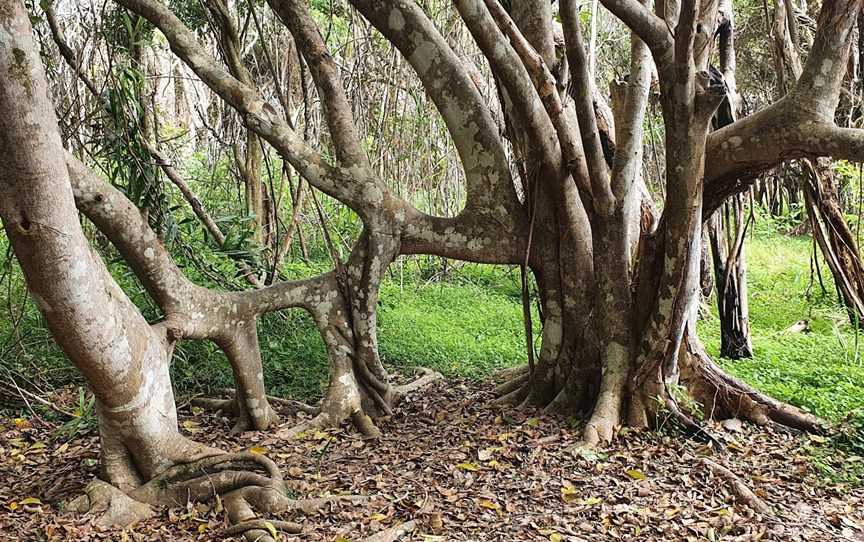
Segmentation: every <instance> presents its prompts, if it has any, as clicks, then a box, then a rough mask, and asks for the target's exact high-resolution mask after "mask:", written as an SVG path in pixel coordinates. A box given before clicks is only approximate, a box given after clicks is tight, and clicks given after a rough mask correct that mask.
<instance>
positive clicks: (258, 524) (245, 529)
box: [222, 519, 303, 538]
mask: <svg viewBox="0 0 864 542" xmlns="http://www.w3.org/2000/svg"><path fill="white" fill-rule="evenodd" d="M271 528H272V529H274V530H276V531H282V532H286V533H291V534H300V533H302V532H303V525H301V524H299V523H295V522H293V521H277V520H270V521H268V520H263V519H253V520H250V521H244V522H243V523H238V524H237V525H232V526H231V527H229V528H227V529H225V530H224V531H223V532H222V537H224V538H227V537H229V536H236V535H238V534H246V533H249V532H252V531H258V532H262V533H269V531H270V529H271Z"/></svg>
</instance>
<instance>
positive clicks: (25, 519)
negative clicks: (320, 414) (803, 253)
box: [0, 379, 864, 542]
mask: <svg viewBox="0 0 864 542" xmlns="http://www.w3.org/2000/svg"><path fill="white" fill-rule="evenodd" d="M493 388H494V385H493V384H485V383H484V384H479V383H477V382H475V381H470V380H449V379H448V380H447V381H439V382H436V383H435V384H433V385H432V387H431V388H429V389H428V391H424V392H423V393H415V394H412V395H410V396H408V397H406V398H405V399H404V400H403V401H401V402H400V403H399V404H398V405H397V406H396V407H395V408H394V415H393V416H392V417H390V418H387V419H382V420H380V421H379V424H380V427H381V429H382V431H383V432H384V436H383V437H382V438H381V439H380V440H379V441H378V442H375V443H374V444H373V443H368V442H364V441H363V440H362V439H360V438H358V436H357V435H355V434H351V433H352V431H351V430H349V429H348V428H347V427H345V426H343V428H342V430H341V431H338V432H334V433H332V434H330V436H333V437H335V439H331V438H327V439H324V438H321V439H316V438H309V439H302V440H300V439H297V440H294V441H286V440H280V439H276V438H273V437H272V435H262V434H257V433H256V434H253V433H246V434H241V435H234V436H229V435H228V434H227V429H226V427H225V424H224V420H223V419H222V418H221V417H220V416H216V415H212V414H209V413H201V412H197V413H192V412H191V411H190V410H189V409H188V408H186V409H184V408H181V409H180V412H179V416H180V423H181V426H182V425H183V422H185V421H187V420H192V421H195V422H196V424H199V427H200V432H199V433H197V435H198V437H199V439H200V440H202V441H205V440H206V442H207V444H208V445H210V446H214V447H219V448H221V449H223V450H225V449H232V450H234V449H240V448H245V447H254V446H266V447H267V448H268V454H269V455H268V457H270V458H272V459H273V460H275V461H276V462H277V463H278V465H279V467H280V469H281V472H282V473H283V475H284V477H285V484H286V488H288V490H289V491H290V493H289V496H293V497H295V498H296V499H298V501H290V500H289V505H290V507H289V508H288V509H287V510H286V511H285V512H282V513H280V514H278V515H273V516H269V515H265V514H263V513H261V514H260V515H259V519H262V520H268V519H276V520H286V521H292V522H297V523H300V524H301V525H303V527H304V532H303V533H301V534H299V535H298V534H288V533H286V532H280V533H279V535H280V536H281V538H282V540H283V541H284V540H292V539H297V540H298V541H300V540H302V541H304V542H305V541H309V542H312V541H319V542H325V541H326V542H332V541H334V540H338V539H339V538H340V536H341V537H344V538H345V539H348V540H354V541H361V540H364V539H365V538H368V537H369V536H373V535H375V534H376V533H380V532H382V531H385V530H387V529H389V528H391V527H393V526H396V525H399V524H402V523H406V522H409V521H412V520H413V521H416V522H417V524H418V527H417V530H415V531H414V533H413V535H403V536H402V538H401V539H400V542H407V541H408V540H410V539H411V537H412V536H413V538H415V539H418V540H419V539H420V538H421V537H420V536H419V533H421V532H422V533H424V534H434V535H438V536H440V537H441V538H442V539H444V540H454V541H463V540H464V541H467V540H470V541H475V542H501V541H511V540H514V541H515V540H520V541H521V540H541V539H542V540H547V541H548V540H550V539H551V538H557V537H552V533H555V532H557V533H558V534H560V535H561V536H562V537H563V538H564V539H567V538H573V539H574V540H578V539H582V540H590V541H591V542H595V541H596V542H620V541H621V540H666V541H670V542H673V541H674V542H678V541H682V542H683V541H686V540H691V539H693V538H699V539H701V540H707V538H706V535H705V533H706V531H707V530H708V529H709V528H713V529H714V531H715V534H716V535H717V536H716V538H717V539H718V540H720V539H723V540H733V539H738V540H757V539H758V540H772V541H783V542H812V541H820V542H822V541H826V542H827V541H835V540H849V539H850V538H851V539H855V537H856V536H858V535H859V534H860V533H861V532H864V531H860V530H857V529H856V528H855V527H852V526H851V524H853V523H854V524H855V525H859V526H864V492H862V490H861V489H854V488H851V487H849V486H848V485H845V486H843V485H838V484H836V483H834V482H831V481H829V480H827V479H826V477H825V475H824V473H823V471H822V470H821V467H819V466H817V465H816V464H815V463H814V462H812V461H811V460H810V455H811V454H812V453H813V452H812V451H810V450H812V449H813V448H814V446H818V447H819V449H820V450H829V448H827V444H825V445H822V444H817V443H816V442H815V441H813V440H811V439H809V438H806V437H801V436H795V435H790V434H788V433H781V432H779V431H778V430H777V426H776V425H774V424H771V425H769V426H767V427H764V428H761V427H757V426H755V425H753V424H749V423H744V424H743V425H742V426H741V427H740V430H738V431H736V432H735V433H734V435H733V437H734V440H735V443H736V447H735V448H733V449H731V450H730V451H729V452H727V453H723V454H722V455H714V456H711V457H709V459H710V460H712V461H714V462H715V463H717V464H719V465H722V466H724V467H725V468H727V469H729V470H730V471H732V472H733V473H735V474H736V475H738V477H739V478H740V479H741V481H742V482H743V483H744V484H746V485H747V486H748V487H749V488H750V489H751V490H752V491H753V493H755V494H756V495H757V496H759V498H760V499H762V500H763V501H764V502H765V503H766V504H768V505H769V506H770V507H771V508H772V509H773V510H774V513H775V515H776V516H775V517H773V518H772V517H768V516H765V515H762V514H759V513H757V512H755V511H754V510H753V509H752V508H751V507H750V506H748V505H744V504H741V501H738V500H735V499H734V495H733V493H732V491H731V490H730V489H729V487H728V486H727V485H726V484H725V482H724V481H722V479H721V478H720V476H718V475H715V474H714V473H713V472H711V471H710V470H709V469H708V468H707V467H705V466H704V465H702V464H701V458H702V457H704V454H705V453H708V452H707V450H706V449H705V447H704V446H701V445H699V444H698V443H696V442H694V441H692V440H689V439H684V438H675V437H674V436H672V437H669V436H667V435H664V434H660V433H656V432H647V431H646V432H637V431H626V432H624V431H622V432H621V433H619V435H618V436H617V437H616V439H615V443H614V445H613V447H603V448H602V449H601V450H599V451H598V455H600V454H602V457H600V458H599V459H597V458H594V456H592V455H591V454H585V455H584V456H576V457H574V456H573V455H571V454H568V453H566V450H567V449H568V447H570V446H572V445H574V444H576V443H577V442H578V441H579V440H580V439H581V438H582V435H581V428H579V427H574V426H573V424H572V423H571V421H570V420H569V419H568V418H565V417H558V416H543V415H538V412H537V411H530V410H524V411H521V410H520V411H511V412H509V413H508V415H507V416H501V413H502V411H501V408H500V407H498V406H496V405H494V404H492V403H493V399H494V394H493ZM52 400H53V399H52ZM75 401H77V394H76V393H69V402H68V403H67V404H64V405H63V406H64V407H65V406H67V405H68V406H69V408H74V404H75V403H74V402H75ZM57 404H62V403H61V402H59V401H57ZM682 408H683V407H682ZM285 417H286V419H291V420H292V421H298V420H297V418H295V417H289V416H287V415H286V416H285ZM33 423H34V426H35V427H33V428H30V429H27V428H20V427H18V426H16V425H15V424H14V423H13V420H12V419H6V420H2V421H0V440H2V441H3V442H4V445H3V446H4V447H5V448H6V449H7V450H11V451H12V452H13V453H8V454H5V455H3V454H0V471H2V472H4V473H8V475H6V476H2V477H0V506H2V507H3V513H0V533H2V534H0V539H3V540H6V539H8V540H22V541H24V540H26V541H30V540H35V539H37V538H39V537H40V536H42V537H44V538H45V539H46V540H52V539H55V540H56V539H57V535H58V533H59V536H60V538H61V539H63V540H66V539H69V540H73V539H74V540H84V539H85V538H86V537H87V534H86V533H93V531H94V529H93V526H92V525H91V522H92V520H93V518H92V517H76V516H75V515H62V514H61V509H60V506H59V503H60V502H62V501H67V500H69V499H71V498H72V497H74V496H77V495H79V494H81V493H82V490H83V488H84V487H85V486H86V485H87V484H88V483H89V482H90V481H91V480H92V477H93V476H94V475H95V474H96V470H97V469H96V467H95V466H89V467H88V466H86V465H87V464H89V462H86V463H85V459H87V458H93V457H95V454H96V452H97V450H98V448H99V438H98V436H97V435H95V434H92V433H91V434H86V435H81V434H78V435H76V436H75V437H74V438H72V439H70V438H69V437H66V436H61V435H59V434H57V433H55V432H54V431H52V427H50V426H43V425H37V422H36V421H34V422H33ZM328 433H329V432H328ZM552 437H555V438H556V439H557V440H555V441H551V440H550V439H551V438H552ZM19 440H20V441H21V442H19ZM37 440H38V441H40V442H41V443H43V444H44V445H45V447H44V448H41V447H34V448H33V449H32V450H30V449H29V448H28V446H29V445H30V444H32V442H34V441H37ZM16 443H18V444H16ZM19 446H20V448H19ZM61 446H62V449H61ZM17 451H20V452H21V453H24V454H25V456H26V459H27V460H26V461H20V460H19V459H17V457H18V453H16V452H17ZM480 452H482V453H483V454H484V455H483V457H484V459H485V458H486V454H488V455H490V456H491V457H489V458H488V459H489V461H486V460H483V459H479V457H478V453H480ZM824 459H825V461H828V462H829V463H828V464H829V466H830V467H831V468H832V469H835V470H836V472H838V473H839V472H843V469H844V468H845V467H849V466H851V465H852V462H851V460H850V458H849V454H847V453H846V452H843V451H837V452H834V451H833V450H832V451H831V455H830V456H829V457H826V458H824ZM463 461H465V462H470V463H473V464H474V465H476V466H477V468H478V470H477V471H467V470H464V469H463V468H461V467H460V466H459V463H461V462H463ZM492 461H494V463H493V462H492ZM632 470H636V471H639V472H641V473H642V474H644V475H645V477H646V479H645V480H636V479H634V478H633V477H632V476H631V475H630V473H628V471H632ZM255 471H256V473H258V472H259V469H258V468H257V467H256V470H255ZM260 472H262V473H263V471H260ZM514 474H515V475H514ZM265 476H266V473H265ZM562 487H567V488H571V487H572V488H573V489H575V490H576V492H575V494H574V495H573V496H572V497H573V498H572V499H569V502H568V500H565V499H564V498H562V495H566V496H567V497H570V494H569V493H566V494H562ZM567 491H571V490H570V489H568V490H567ZM258 492H260V491H258ZM294 492H296V495H292V494H293V493H294ZM349 494H354V495H367V496H368V497H369V501H368V502H367V503H366V504H362V503H357V504H356V505H355V504H354V503H353V501H351V504H349V503H348V502H345V501H341V502H337V503H333V504H331V505H328V506H325V507H324V508H322V509H319V510H318V511H317V512H315V513H314V514H313V515H310V516H308V517H306V516H304V515H303V513H302V510H300V509H296V510H295V509H294V507H296V506H297V505H298V504H299V503H301V502H302V501H301V500H299V499H304V498H306V497H323V496H329V495H349ZM23 496H32V497H35V498H38V499H40V500H41V501H42V502H43V503H45V504H43V505H22V506H19V507H18V508H17V509H16V510H11V509H10V508H8V507H7V505H8V504H9V503H10V502H11V501H13V500H18V501H19V504H20V500H21V498H22V497H23ZM222 496H223V497H224V494H223V495H222ZM587 499H593V500H596V499H602V502H601V503H598V504H593V505H591V504H588V503H586V501H587ZM223 501H224V499H223ZM591 502H593V501H591ZM480 503H483V504H480ZM489 503H497V504H498V505H500V509H498V510H493V509H491V508H486V507H485V505H486V504H489ZM213 504H214V503H213V501H210V502H209V506H207V505H203V504H198V505H194V506H193V507H192V508H190V507H188V506H187V504H186V501H185V500H183V501H181V502H180V503H178V504H176V505H173V506H171V507H170V509H169V510H170V511H164V512H161V513H159V514H157V515H156V516H154V517H152V518H150V519H148V520H145V521H140V522H138V523H137V524H136V525H135V530H134V532H135V536H134V538H135V539H136V540H137V541H138V542H162V541H168V540H171V541H174V540H189V539H192V538H200V539H202V540H215V539H216V538H217V536H218V534H219V533H220V532H221V531H222V529H224V528H226V527H229V526H230V525H231V523H226V521H227V520H228V518H226V514H225V512H224V511H222V510H219V508H218V507H217V506H213ZM253 506H255V504H254V503H253ZM490 506H491V504H490ZM193 511H194V514H192V515H189V514H188V512H193ZM256 511H258V509H257V508H256ZM169 514H170V515H171V516H173V517H174V518H175V521H170V522H169V521H166V517H167V516H168V515H169ZM381 516H385V517H386V519H382V518H381ZM204 520H206V521H207V529H206V532H205V533H203V534H199V533H198V528H199V527H200V526H201V525H202V524H203V521H204ZM850 522H851V523H850ZM274 526H275V524H274ZM538 528H539V529H544V530H545V529H550V530H551V531H552V533H550V534H546V535H543V534H541V533H538ZM85 529H89V531H85ZM850 529H851V531H850ZM50 530H53V531H54V537H53V538H52V537H50V536H48V535H43V533H46V532H47V531H50ZM844 530H845V531H848V532H851V535H849V534H848V532H847V534H846V536H844ZM544 532H545V531H544ZM66 533H69V534H66ZM79 533H80V535H81V536H78V534H79ZM94 535H95V533H93V534H91V535H90V538H91V539H92V538H93V536H94ZM4 536H5V538H4ZM98 536H106V535H98ZM114 537H115V538H119V533H114ZM132 538H133V537H132V536H130V539H132ZM237 539H240V538H239V537H238V538H237ZM430 539H431V537H430ZM244 542H245V540H244Z"/></svg>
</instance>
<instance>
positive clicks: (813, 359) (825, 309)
mask: <svg viewBox="0 0 864 542" xmlns="http://www.w3.org/2000/svg"><path fill="white" fill-rule="evenodd" d="M810 252H811V240H810V238H808V237H787V236H780V235H778V234H773V235H766V234H760V235H757V236H756V237H755V238H753V239H749V240H748V242H747V259H748V270H747V278H748V287H749V290H750V292H749V293H750V297H749V302H750V328H751V333H752V337H753V348H754V356H753V358H752V359H749V360H739V361H732V360H724V359H721V360H720V362H721V364H722V365H723V366H724V367H725V368H726V369H727V370H729V371H730V372H731V373H733V374H735V375H737V376H739V377H741V378H743V379H744V380H746V381H747V382H749V383H751V384H753V385H754V386H756V387H758V388H759V389H761V390H763V391H765V392H766V393H768V394H770V395H772V396H774V397H775V398H777V399H780V400H782V401H786V402H789V403H791V404H794V405H796V406H799V407H801V408H803V409H805V410H807V411H809V412H812V413H814V414H816V415H818V416H821V417H824V418H826V419H829V420H832V421H837V420H839V419H841V418H842V417H844V416H845V415H846V414H847V413H848V412H849V411H851V410H853V409H856V408H861V407H864V361H862V359H861V355H860V346H864V345H861V344H860V343H861V342H862V340H864V337H862V336H861V333H860V332H856V331H855V329H854V328H853V327H852V326H850V325H849V321H848V318H847V316H846V313H845V311H844V309H843V307H842V306H840V305H839V304H838V302H837V296H836V293H835V292H834V286H833V283H832V282H831V275H830V273H829V272H828V271H827V269H823V270H822V277H823V279H824V280H825V288H826V291H825V292H823V291H822V289H821V287H820V286H819V283H818V279H816V280H814V281H811V273H810ZM714 303H715V302H714V300H713V299H712V300H711V301H710V306H711V311H710V314H706V315H704V316H703V318H702V319H701V321H700V324H699V334H700V337H701V338H702V339H703V340H704V341H705V343H706V347H707V349H708V352H709V353H710V354H711V355H712V356H717V355H718V353H719V349H720V348H719V346H720V344H719V343H720V341H719V336H720V323H719V321H718V319H717V315H716V314H717V313H716V305H715V304H714ZM801 320H807V322H808V326H809V332H805V333H794V332H789V331H787V329H788V328H789V327H790V326H792V325H793V324H795V323H796V322H799V321H801Z"/></svg>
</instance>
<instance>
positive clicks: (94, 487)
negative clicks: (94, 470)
mask: <svg viewBox="0 0 864 542" xmlns="http://www.w3.org/2000/svg"><path fill="white" fill-rule="evenodd" d="M66 510H67V511H68V512H72V513H78V514H93V515H95V516H96V525H97V526H99V527H102V528H103V529H108V528H121V529H122V528H124V527H127V526H129V525H133V524H135V523H138V522H139V521H143V520H146V519H149V518H150V517H152V516H153V515H155V514H156V512H155V511H154V510H153V508H152V507H151V506H150V505H148V504H146V503H143V502H140V501H137V500H135V499H133V498H131V497H129V496H128V495H126V494H125V493H123V492H122V491H120V490H119V489H117V488H116V487H114V486H112V485H111V484H109V483H108V482H104V481H102V480H93V481H92V482H90V483H89V484H88V485H87V487H86V488H84V494H83V495H81V496H79V497H78V498H76V499H74V500H73V501H71V502H69V503H68V504H67V505H66Z"/></svg>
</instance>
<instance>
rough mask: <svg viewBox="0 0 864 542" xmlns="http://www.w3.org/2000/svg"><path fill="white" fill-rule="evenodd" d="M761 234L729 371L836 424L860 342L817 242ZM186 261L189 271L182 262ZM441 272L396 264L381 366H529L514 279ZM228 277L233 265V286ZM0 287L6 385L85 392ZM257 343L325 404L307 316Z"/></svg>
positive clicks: (219, 372)
mask: <svg viewBox="0 0 864 542" xmlns="http://www.w3.org/2000/svg"><path fill="white" fill-rule="evenodd" d="M758 226H759V227H758V228H757V229H756V232H757V234H756V236H755V238H752V239H749V240H748V243H747V250H748V253H747V254H748V256H747V257H748V280H749V288H750V321H751V329H752V335H753V344H754V349H755V355H754V357H753V359H750V360H741V361H731V360H721V363H722V364H723V366H724V367H726V368H727V369H728V370H729V371H731V372H732V373H734V374H735V375H737V376H740V377H742V378H743V379H745V380H746V381H748V382H750V383H752V384H754V385H755V386H757V387H758V388H760V389H761V390H763V391H765V392H767V393H769V394H771V395H773V396H774V397H776V398H778V399H780V400H783V401H787V402H790V403H792V404H794V405H797V406H799V407H802V408H804V409H806V410H808V411H810V412H813V413H814V414H817V415H819V416H822V417H824V418H826V419H829V420H832V421H837V420H840V419H841V418H843V416H845V415H846V413H848V412H849V411H851V410H853V409H856V408H862V407H864V361H862V356H861V355H859V354H860V350H859V348H858V346H859V343H860V342H862V340H864V337H861V336H860V334H859V333H856V332H855V330H854V329H853V328H852V326H850V325H849V323H848V320H847V318H846V315H845V313H844V311H843V309H842V307H840V306H839V305H838V304H837V298H836V294H835V293H834V290H833V285H832V284H831V282H830V280H831V277H830V273H828V272H827V270H824V269H823V273H822V276H823V278H824V279H825V281H826V285H825V286H826V289H827V293H823V292H822V290H821V287H820V286H819V284H818V281H816V282H815V283H811V276H810V275H811V272H810V251H811V241H810V239H809V238H806V237H790V236H786V235H782V234H779V233H778V229H779V228H778V227H777V225H776V224H771V223H770V222H769V223H768V224H767V225H766V224H765V223H760V224H758ZM202 254H205V256H201V257H202V258H204V257H207V258H210V257H209V256H206V252H203V253H202ZM179 261H180V262H181V264H182V263H183V255H181V256H180V258H179ZM207 262H208V263H210V264H211V265H212V266H214V267H218V266H223V265H226V264H225V263H224V261H222V260H220V259H219V258H210V259H209V260H207ZM441 266H442V263H441V260H440V259H437V258H431V257H429V258H427V257H421V258H415V259H410V260H407V259H406V260H403V261H402V262H397V263H396V264H394V265H393V266H391V269H390V272H389V274H388V278H387V280H386V281H385V282H384V284H383V285H382V289H381V296H380V306H379V338H380V350H381V355H382V357H383V359H384V362H385V364H387V365H388V366H389V367H394V368H397V369H408V368H411V367H415V366H425V367H430V368H433V369H436V370H438V371H440V372H442V373H444V374H445V375H449V376H463V377H470V378H477V379H481V378H484V377H486V376H488V375H489V374H490V373H492V372H494V371H495V370H497V369H500V368H503V367H508V366H512V365H515V364H519V363H523V362H524V359H525V345H524V336H523V325H522V316H521V304H520V290H519V281H518V278H519V277H518V272H516V271H514V270H513V269H512V268H505V267H495V266H484V265H476V264H464V265H462V264H460V265H454V264H452V263H449V264H447V267H446V268H444V269H442V267H441ZM327 267H328V264H327V262H326V261H322V262H317V263H313V264H292V265H290V266H288V267H287V269H286V273H287V274H288V275H289V276H291V277H302V276H309V275H311V274H314V273H316V272H320V271H322V270H324V269H326V268H327ZM111 268H112V272H113V274H114V275H115V276H116V277H117V278H118V279H119V280H120V282H121V284H122V286H123V288H124V290H125V291H126V292H128V293H129V294H130V295H131V296H132V298H133V300H134V301H135V302H136V303H137V304H138V306H139V307H142V310H143V311H144V313H145V316H146V317H147V318H148V319H149V320H151V321H153V320H156V319H158V317H159V314H158V310H157V308H156V307H155V306H154V305H153V304H152V303H151V302H150V301H149V300H148V298H147V296H146V295H145V294H144V292H143V289H142V288H141V286H140V285H139V284H138V283H137V281H136V280H135V278H134V276H132V275H131V274H130V273H129V272H128V271H127V270H125V269H124V268H123V267H122V266H121V265H120V264H117V263H114V264H112V266H111ZM185 268H186V270H187V272H188V273H189V274H190V277H191V278H193V280H195V281H196V282H199V283H202V284H206V283H207V282H206V281H207V280H208V279H207V277H206V276H204V275H201V274H200V273H198V272H197V271H196V270H195V266H192V265H186V266H185ZM230 270H231V268H230V264H227V269H226V270H225V272H226V273H229V276H230ZM2 289H3V290H5V291H6V292H8V293H9V295H8V296H7V300H8V301H7V303H8V304H7V305H6V306H5V307H4V309H5V310H4V311H3V312H4V315H5V316H4V317H3V318H0V370H2V372H3V374H2V375H0V376H2V377H3V378H6V379H7V380H8V376H9V374H17V375H27V377H28V378H29V379H30V381H31V382H35V383H37V384H40V386H37V387H41V388H42V389H48V388H49V387H50V384H58V385H59V384H66V383H80V377H79V376H78V374H77V372H76V371H74V369H71V368H70V367H69V366H68V365H67V364H66V362H65V360H64V359H63V356H62V354H61V353H60V352H59V350H57V348H56V347H55V346H54V344H53V342H52V341H51V340H50V338H49V335H48V333H47V331H46V330H45V328H44V323H43V322H42V319H41V316H40V315H39V314H38V312H37V311H36V310H35V308H34V307H33V306H32V303H30V302H29V301H26V298H25V296H24V293H23V292H24V287H23V281H22V280H21V276H20V272H19V271H18V270H17V268H16V266H15V265H14V264H12V269H11V273H9V274H7V275H6V278H5V279H4V281H3V284H2ZM708 305H709V306H710V307H711V311H709V312H708V313H707V314H705V315H704V317H703V318H702V320H701V321H700V323H699V331H700V336H701V338H702V339H703V340H704V341H705V343H706V346H707V347H708V350H709V352H710V353H711V354H713V355H715V356H716V355H717V352H718V349H719V322H718V321H717V318H716V309H715V307H714V301H713V300H710V302H709V303H708ZM12 315H14V317H13V316H12ZM19 315H20V316H19ZM804 319H806V320H808V322H809V327H810V331H809V332H808V333H791V332H788V331H786V330H787V328H788V327H789V326H791V325H792V324H794V323H796V322H798V321H799V320H804ZM536 323H537V318H536V315H535V326H536ZM259 336H260V342H261V346H262V357H263V363H264V367H265V371H264V374H265V380H266V383H267V386H268V389H269V390H270V391H271V393H274V394H276V395H281V396H290V397H297V398H300V399H303V400H314V399H316V398H317V397H320V395H321V393H322V390H323V389H324V388H325V387H326V384H327V377H328V374H327V364H326V357H325V353H324V348H323V345H322V343H321V339H320V338H319V336H318V333H317V331H316V330H315V328H314V326H313V324H312V322H311V320H310V319H309V317H308V316H307V315H306V314H305V313H304V312H303V311H301V310H292V311H284V312H282V313H278V314H271V315H267V316H265V317H264V318H262V319H261V321H260V323H259ZM10 371H11V372H10ZM172 371H173V374H174V379H175V385H176V386H177V388H178V391H179V392H180V393H181V394H188V393H213V392H216V391H218V390H219V389H221V388H224V387H229V386H231V384H232V378H231V369H230V367H229V365H228V363H227V360H226V359H225V357H224V356H223V355H222V353H221V352H220V351H219V350H218V349H217V348H216V347H215V346H214V345H212V344H211V343H206V342H183V343H181V345H180V346H179V347H178V349H177V351H176V355H175V360H174V363H173V367H172ZM25 383H26V382H25ZM2 407H3V405H0V408H2Z"/></svg>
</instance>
